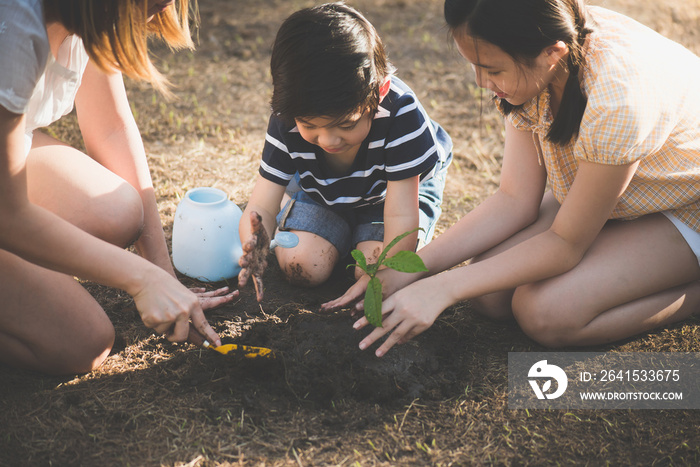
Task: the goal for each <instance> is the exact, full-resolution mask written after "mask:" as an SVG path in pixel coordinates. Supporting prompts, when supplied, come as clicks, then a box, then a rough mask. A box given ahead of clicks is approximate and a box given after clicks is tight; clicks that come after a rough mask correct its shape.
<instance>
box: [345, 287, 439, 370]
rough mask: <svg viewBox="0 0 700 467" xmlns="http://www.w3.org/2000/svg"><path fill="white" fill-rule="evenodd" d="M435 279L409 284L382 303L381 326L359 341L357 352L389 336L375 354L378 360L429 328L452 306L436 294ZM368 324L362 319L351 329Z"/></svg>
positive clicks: (360, 327)
mask: <svg viewBox="0 0 700 467" xmlns="http://www.w3.org/2000/svg"><path fill="white" fill-rule="evenodd" d="M434 277H435V276H434ZM434 277H431V278H428V279H424V280H421V281H418V282H415V283H413V284H411V285H408V286H407V287H405V288H403V289H401V290H399V291H398V292H396V293H395V294H393V295H391V296H390V297H389V298H387V299H386V300H384V302H383V303H382V315H383V318H382V327H380V328H374V330H373V331H372V332H371V333H370V334H369V335H368V336H367V337H365V338H364V339H363V340H362V341H361V342H360V349H361V350H364V349H366V348H368V347H369V346H371V345H372V344H373V343H374V342H375V341H377V339H379V338H381V337H382V336H384V335H385V334H387V333H391V334H390V335H389V337H387V339H386V341H384V343H383V344H382V345H381V346H380V347H379V348H378V349H377V351H376V352H375V355H376V356H377V357H381V356H383V355H384V354H386V353H387V352H388V351H389V349H390V348H392V347H393V346H394V345H395V344H404V343H406V342H408V341H409V340H411V339H412V338H414V337H415V336H417V335H418V334H420V333H421V332H423V331H425V330H426V329H428V328H429V327H430V326H432V324H433V323H434V322H435V319H437V317H438V316H439V315H440V313H442V312H443V311H444V310H445V309H446V308H447V307H448V306H450V305H451V303H450V302H449V299H447V297H446V296H445V295H444V294H440V293H439V292H438V293H436V291H437V290H439V287H436V285H435V283H434V281H435V278H434ZM367 324H369V322H368V321H367V318H365V317H364V316H363V317H362V318H360V319H359V320H357V321H356V322H355V324H354V325H353V327H354V328H355V329H362V328H363V327H365V326H366V325H367Z"/></svg>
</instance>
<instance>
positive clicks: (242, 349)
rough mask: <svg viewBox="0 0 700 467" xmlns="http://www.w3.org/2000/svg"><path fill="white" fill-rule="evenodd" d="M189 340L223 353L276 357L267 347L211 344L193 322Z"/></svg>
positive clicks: (251, 356)
mask: <svg viewBox="0 0 700 467" xmlns="http://www.w3.org/2000/svg"><path fill="white" fill-rule="evenodd" d="M187 341H188V342H189V343H191V344H194V345H197V346H199V347H204V348H205V349H211V350H213V351H215V352H218V353H220V354H221V355H229V356H238V357H245V358H275V357H276V355H275V352H274V351H273V350H272V349H268V348H266V347H251V346H249V345H238V344H223V345H220V346H218V347H216V346H214V345H211V344H210V343H209V341H207V340H206V339H205V338H204V336H202V335H201V334H200V333H199V332H198V331H197V330H196V329H195V328H194V326H193V325H192V324H190V333H189V335H188V336H187Z"/></svg>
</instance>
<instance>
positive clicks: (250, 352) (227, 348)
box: [209, 344, 275, 358]
mask: <svg viewBox="0 0 700 467" xmlns="http://www.w3.org/2000/svg"><path fill="white" fill-rule="evenodd" d="M209 348H210V349H212V350H214V351H216V352H219V353H220V354H221V355H235V356H240V357H245V358H275V352H274V351H273V350H272V349H268V348H265V347H251V346H248V345H237V344H224V345H220V346H219V347H214V346H213V345H210V346H209Z"/></svg>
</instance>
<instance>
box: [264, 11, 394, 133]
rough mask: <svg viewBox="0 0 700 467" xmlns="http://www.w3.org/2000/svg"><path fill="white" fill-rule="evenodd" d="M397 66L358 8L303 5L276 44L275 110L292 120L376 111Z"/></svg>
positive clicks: (284, 26)
mask: <svg viewBox="0 0 700 467" xmlns="http://www.w3.org/2000/svg"><path fill="white" fill-rule="evenodd" d="M393 71H394V68H393V66H392V65H391V63H389V60H388V58H387V55H386V51H385V49H384V45H383V44H382V41H381V39H380V37H379V35H378V34H377V31H376V30H375V29H374V27H373V26H372V24H371V23H370V22H369V21H367V19H366V18H365V17H364V16H362V14H361V13H360V12H358V11H357V10H355V9H353V8H351V7H349V6H347V5H345V4H344V3H327V4H325V5H320V6H316V7H313V8H306V9H303V10H299V11H297V12H296V13H293V14H292V15H291V16H290V17H289V18H287V19H286V20H285V21H284V23H282V26H281V27H280V29H279V31H278V32H277V37H276V38H275V42H274V45H273V46H272V57H271V59H270V72H271V74H272V84H273V93H272V100H271V106H272V111H273V113H274V114H276V115H277V116H279V117H280V118H281V119H283V120H284V121H287V122H292V121H293V120H294V119H295V118H297V117H321V116H326V117H335V118H338V119H340V118H342V117H345V116H347V115H348V114H350V113H352V112H354V111H369V112H370V113H372V114H374V112H376V110H377V108H378V107H379V88H380V86H381V85H382V83H383V81H384V78H386V77H387V76H388V75H389V74H391V73H393Z"/></svg>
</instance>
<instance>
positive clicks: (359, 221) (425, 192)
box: [277, 155, 452, 258]
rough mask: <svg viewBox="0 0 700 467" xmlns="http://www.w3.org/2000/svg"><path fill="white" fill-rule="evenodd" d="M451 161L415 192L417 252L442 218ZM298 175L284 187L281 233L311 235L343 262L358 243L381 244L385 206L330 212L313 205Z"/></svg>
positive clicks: (321, 205) (431, 236)
mask: <svg viewBox="0 0 700 467" xmlns="http://www.w3.org/2000/svg"><path fill="white" fill-rule="evenodd" d="M451 159H452V158H451V155H450V158H449V159H448V160H447V162H446V163H444V164H443V166H442V167H441V168H440V170H439V171H437V172H436V173H435V175H433V177H431V178H430V179H429V180H426V181H424V182H421V183H420V185H419V189H418V207H419V222H418V225H419V227H421V228H422V229H423V230H422V231H418V245H417V248H421V247H422V246H424V245H426V244H428V243H429V242H430V240H432V238H433V234H434V233H435V225H436V224H437V221H438V219H439V218H440V214H442V207H441V204H442V193H443V190H444V189H445V178H446V176H447V167H448V165H449V163H450V162H451ZM298 180H299V174H297V175H296V176H295V178H293V179H292V181H291V182H290V183H289V186H288V187H287V194H288V195H289V196H290V197H291V199H290V200H289V201H288V202H287V204H286V205H285V206H284V207H283V208H282V210H281V211H280V213H279V214H278V215H277V225H278V227H279V229H280V230H301V231H304V232H311V233H313V234H316V235H318V236H319V237H322V238H324V239H326V240H328V241H329V242H330V243H331V244H332V245H333V246H335V248H336V249H337V250H338V253H339V254H340V257H341V258H343V257H345V256H346V255H348V254H349V253H350V250H352V249H353V248H355V247H356V246H357V244H358V243H361V242H366V241H377V242H383V241H384V203H383V202H382V203H379V204H375V205H372V206H363V207H360V208H356V209H349V210H345V211H333V210H331V209H330V208H329V207H328V206H326V205H323V204H319V203H317V202H316V201H314V200H313V199H312V198H311V197H310V196H309V195H307V194H306V193H305V192H304V191H303V190H302V189H301V188H300V187H299V183H298Z"/></svg>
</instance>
